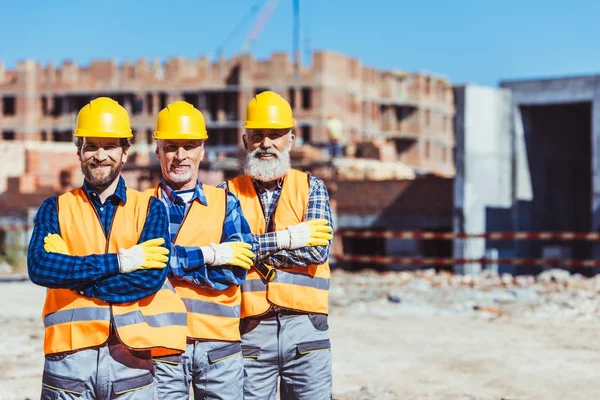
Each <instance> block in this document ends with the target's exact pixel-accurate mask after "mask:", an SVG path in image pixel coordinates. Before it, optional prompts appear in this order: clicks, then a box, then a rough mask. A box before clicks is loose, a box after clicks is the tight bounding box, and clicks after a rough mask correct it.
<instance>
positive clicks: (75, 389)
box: [42, 371, 85, 395]
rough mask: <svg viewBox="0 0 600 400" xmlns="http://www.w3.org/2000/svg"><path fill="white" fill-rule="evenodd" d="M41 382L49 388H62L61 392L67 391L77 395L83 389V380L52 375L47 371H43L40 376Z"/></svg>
mask: <svg viewBox="0 0 600 400" xmlns="http://www.w3.org/2000/svg"><path fill="white" fill-rule="evenodd" d="M42 384H43V385H44V386H47V387H49V388H51V389H55V390H62V391H63V392H69V393H74V394H78V395H81V394H82V393H83V391H84V390H85V382H84V381H80V380H77V379H73V378H67V377H65V376H60V375H54V374H51V373H50V372H47V371H44V374H43V376H42Z"/></svg>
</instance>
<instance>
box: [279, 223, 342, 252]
mask: <svg viewBox="0 0 600 400" xmlns="http://www.w3.org/2000/svg"><path fill="white" fill-rule="evenodd" d="M331 232H333V229H332V228H331V226H329V221H327V220H326V219H311V220H309V221H306V222H302V223H299V224H298V225H293V226H288V227H287V229H284V230H281V231H277V247H278V248H280V249H286V250H296V249H301V248H302V247H314V246H327V244H328V243H329V241H330V240H331V239H332V238H333V235H332V233H331Z"/></svg>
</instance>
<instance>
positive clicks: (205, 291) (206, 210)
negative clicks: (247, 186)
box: [145, 185, 242, 341]
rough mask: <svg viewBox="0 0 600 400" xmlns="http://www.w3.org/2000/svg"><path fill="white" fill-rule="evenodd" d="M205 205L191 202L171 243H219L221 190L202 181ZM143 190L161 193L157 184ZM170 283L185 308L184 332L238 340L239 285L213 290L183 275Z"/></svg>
mask: <svg viewBox="0 0 600 400" xmlns="http://www.w3.org/2000/svg"><path fill="white" fill-rule="evenodd" d="M202 187H203V189H204V194H205V196H206V202H207V204H208V206H205V205H204V204H202V203H200V202H199V201H194V202H192V205H191V207H190V208H189V210H188V212H187V214H186V215H185V217H184V220H183V222H182V224H181V226H180V227H179V232H177V236H176V237H175V241H174V244H175V245H179V246H195V247H201V246H207V245H209V244H211V243H221V235H222V233H223V221H224V220H225V213H226V211H227V195H226V192H225V190H223V189H219V188H216V187H214V186H208V185H203V186H202ZM145 193H148V194H151V195H153V196H155V197H158V198H161V197H162V190H161V189H160V187H159V186H158V185H157V186H155V187H153V188H150V189H148V190H146V192H145ZM171 283H172V284H173V287H174V288H175V291H176V292H177V294H178V295H179V296H180V297H181V299H182V300H183V302H184V303H185V307H186V309H187V326H188V331H187V335H188V337H189V338H191V339H199V340H223V341H239V340H240V339H241V338H240V329H239V328H240V304H241V301H242V295H241V292H240V288H239V286H231V287H229V288H227V289H225V290H215V289H211V288H207V287H200V286H196V285H194V284H192V283H189V282H187V281H184V280H183V279H177V278H172V279H171Z"/></svg>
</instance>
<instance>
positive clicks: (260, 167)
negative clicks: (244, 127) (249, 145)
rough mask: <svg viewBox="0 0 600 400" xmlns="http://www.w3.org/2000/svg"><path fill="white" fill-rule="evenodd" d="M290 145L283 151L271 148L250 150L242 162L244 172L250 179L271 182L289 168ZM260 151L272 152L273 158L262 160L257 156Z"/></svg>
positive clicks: (285, 172) (284, 173)
mask: <svg viewBox="0 0 600 400" xmlns="http://www.w3.org/2000/svg"><path fill="white" fill-rule="evenodd" d="M290 147H291V146H289V145H288V146H287V147H286V148H285V150H284V151H283V152H279V151H278V150H276V149H274V148H271V149H269V150H262V149H261V148H258V149H256V150H254V151H251V152H250V153H248V155H247V156H246V162H245V164H244V173H245V174H246V175H248V176H250V177H251V178H252V179H255V180H257V181H261V182H272V181H275V180H277V179H279V178H281V177H282V176H284V175H286V174H287V173H288V172H289V170H290V168H291V163H290ZM261 153H263V154H264V153H268V154H274V155H275V158H273V159H271V160H262V159H260V158H259V156H260V154H261Z"/></svg>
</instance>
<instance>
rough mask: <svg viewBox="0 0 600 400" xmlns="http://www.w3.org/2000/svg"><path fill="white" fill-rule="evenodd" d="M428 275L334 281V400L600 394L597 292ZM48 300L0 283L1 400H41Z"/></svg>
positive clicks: (29, 288)
mask: <svg viewBox="0 0 600 400" xmlns="http://www.w3.org/2000/svg"><path fill="white" fill-rule="evenodd" d="M429 278H430V279H429V280H427V279H425V278H424V277H423V276H421V277H418V276H415V275H410V276H407V275H391V276H390V275H386V276H382V277H380V276H379V275H377V274H367V275H366V276H365V275H361V274H349V273H335V274H334V276H333V278H332V296H331V297H332V312H331V319H330V325H331V332H332V346H333V352H334V353H333V355H334V365H333V372H334V399H337V400H358V399H361V400H362V399H364V400H367V399H382V400H387V399H419V400H420V399H456V400H458V399H464V400H475V399H478V400H479V399H482V400H483V399H485V400H488V399H489V400H491V399H494V400H500V399H504V400H530V399H543V400H549V399H568V400H576V399H586V400H587V399H593V398H599V397H600V340H598V339H597V338H598V332H599V331H600V316H599V309H598V302H597V300H598V299H597V296H596V292H593V293H592V292H591V291H589V290H588V291H586V289H584V288H580V291H583V293H584V294H585V296H587V297H585V296H584V295H583V294H577V295H575V294H573V293H570V292H569V291H562V292H561V291H559V292H560V293H561V296H563V297H561V298H560V299H562V300H560V299H559V300H556V299H552V300H547V298H546V297H542V298H540V297H539V296H538V297H535V298H534V299H533V300H532V297H531V293H529V294H528V295H527V296H524V295H522V293H521V292H518V293H519V296H521V297H522V298H523V299H525V298H526V299H528V300H518V301H517V300H510V299H509V300H507V298H506V297H502V296H499V293H496V292H495V291H493V290H492V291H489V290H488V291H485V290H475V289H474V288H473V287H466V288H462V287H461V286H460V285H459V286H456V287H446V288H444V287H443V286H444V285H437V284H429V286H426V285H425V284H427V282H429V283H431V281H432V279H431V276H430V277H429ZM390 282H392V283H393V284H390ZM398 282H402V284H400V283H398ZM423 282H425V283H423ZM436 286H437V287H436ZM439 286H442V287H439ZM467 286H468V285H467ZM503 290H505V288H504V289H503ZM515 290H516V289H515ZM531 290H532V291H533V290H534V289H531ZM537 292H539V290H537ZM482 293H483V294H485V296H488V297H489V296H493V299H494V300H493V301H492V303H493V304H495V306H494V307H492V306H490V305H489V304H487V303H485V301H484V300H485V299H488V300H489V298H488V297H485V296H484V297H485V298H484V297H482V296H483V295H482ZM44 294H45V289H43V288H41V287H37V286H35V285H33V284H31V283H29V282H10V283H8V282H4V283H0V304H1V305H2V306H1V309H0V338H1V341H0V353H1V354H3V355H4V360H3V363H2V368H0V400H4V399H37V398H39V393H40V379H41V371H42V365H43V355H42V335H43V332H42V324H41V316H40V314H41V308H42V303H43V299H44ZM467 294H468V296H467ZM580 295H581V296H584V297H582V299H583V300H582V301H581V302H579V303H576V304H575V303H574V304H570V305H565V304H561V303H565V301H566V300H564V299H563V298H567V299H571V300H570V301H572V302H573V300H572V299H573V298H574V296H580ZM466 296H467V297H466ZM544 296H546V295H544ZM453 299H454V300H453ZM473 299H475V303H477V304H481V306H478V305H477V304H475V303H473ZM482 299H484V300H482ZM498 299H500V300H498ZM486 301H487V300H486ZM490 301H491V300H490ZM534 303H535V304H536V306H534V305H532V304H534ZM474 304H475V305H474ZM490 304H491V303H490ZM553 304H556V306H553ZM582 304H583V305H582ZM458 305H460V307H459V306H458ZM544 307H545V308H544ZM557 307H559V308H557ZM563 309H568V310H572V309H575V310H576V312H563V311H561V310H563ZM535 310H542V311H544V312H541V311H540V312H534V311H535ZM548 310H550V311H548ZM553 310H554V311H553Z"/></svg>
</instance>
